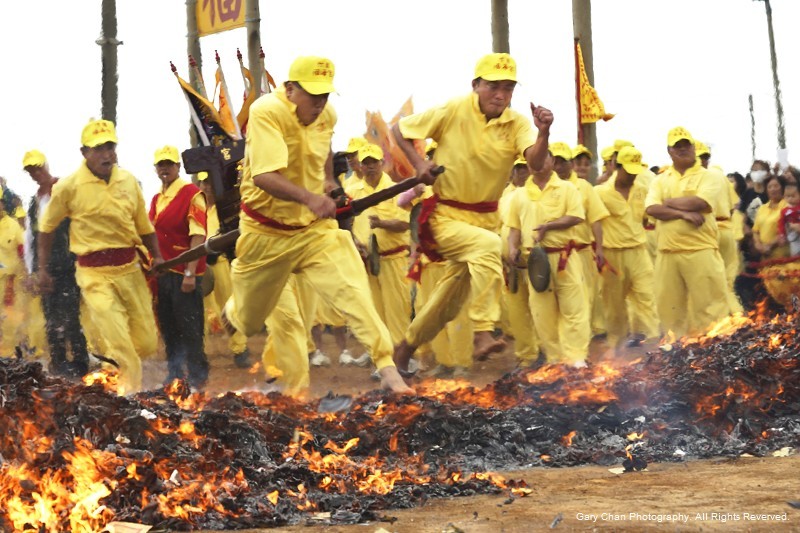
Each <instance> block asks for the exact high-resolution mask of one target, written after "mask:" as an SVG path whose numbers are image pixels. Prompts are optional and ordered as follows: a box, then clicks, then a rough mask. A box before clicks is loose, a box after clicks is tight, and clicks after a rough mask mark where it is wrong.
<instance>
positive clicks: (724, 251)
mask: <svg viewBox="0 0 800 533" xmlns="http://www.w3.org/2000/svg"><path fill="white" fill-rule="evenodd" d="M695 152H696V154H697V158H698V159H699V160H700V164H702V165H703V168H705V169H708V168H709V167H708V164H709V162H710V160H711V150H710V149H709V148H708V145H706V144H705V143H703V142H701V141H695ZM709 171H711V172H714V173H715V174H717V176H718V178H719V180H720V182H721V184H722V185H721V186H722V194H720V195H719V196H718V197H717V201H718V205H717V206H716V207H715V211H716V219H717V229H718V230H719V255H720V256H722V261H723V263H725V279H726V280H727V284H728V293H727V294H728V307H729V312H730V313H742V312H744V308H743V307H742V303H741V302H740V301H739V297H738V296H737V295H736V292H735V291H734V289H733V284H734V282H735V281H736V276H738V275H739V244H738V242H737V241H736V236H735V235H734V222H733V220H732V217H733V212H734V207H735V206H736V204H738V203H739V195H738V194H736V189H735V188H734V186H733V183H731V181H730V180H729V179H728V177H727V176H726V175H725V174H724V173H723V172H722V171H721V170H720V169H719V167H716V166H715V167H712V168H711V169H709Z"/></svg>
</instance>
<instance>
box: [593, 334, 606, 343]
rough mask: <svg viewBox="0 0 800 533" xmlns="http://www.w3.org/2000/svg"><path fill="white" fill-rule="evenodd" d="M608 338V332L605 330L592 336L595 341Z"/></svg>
mask: <svg viewBox="0 0 800 533" xmlns="http://www.w3.org/2000/svg"><path fill="white" fill-rule="evenodd" d="M607 339H608V333H605V332H603V333H598V334H597V335H595V336H594V337H592V340H593V341H604V340H607Z"/></svg>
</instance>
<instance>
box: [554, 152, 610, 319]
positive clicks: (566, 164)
mask: <svg viewBox="0 0 800 533" xmlns="http://www.w3.org/2000/svg"><path fill="white" fill-rule="evenodd" d="M550 153H551V154H553V170H555V172H556V174H558V177H559V178H561V179H562V180H568V181H569V182H570V183H572V184H573V185H574V186H575V188H576V189H578V192H580V193H581V202H582V203H583V212H584V214H585V215H586V217H585V219H584V220H583V221H582V222H581V223H580V224H578V225H577V226H576V227H575V228H574V231H575V245H576V246H575V250H576V251H577V252H578V256H579V257H580V258H581V261H582V262H583V279H584V280H585V281H586V295H587V298H588V300H587V304H588V306H589V312H590V313H591V326H592V334H593V335H601V334H604V333H605V323H604V322H605V320H604V317H603V312H602V306H600V305H595V302H596V301H598V300H599V292H600V272H599V270H598V268H597V266H598V265H601V266H602V265H603V264H604V257H603V224H602V220H603V219H604V218H606V217H607V216H608V210H607V209H606V208H605V206H604V205H603V202H601V201H600V198H598V196H597V192H595V190H594V187H592V185H591V184H590V183H589V182H588V181H586V180H583V179H580V178H579V177H578V175H577V174H576V173H575V171H574V170H573V168H572V148H570V147H569V145H568V144H567V143H561V142H559V143H552V144H551V145H550Z"/></svg>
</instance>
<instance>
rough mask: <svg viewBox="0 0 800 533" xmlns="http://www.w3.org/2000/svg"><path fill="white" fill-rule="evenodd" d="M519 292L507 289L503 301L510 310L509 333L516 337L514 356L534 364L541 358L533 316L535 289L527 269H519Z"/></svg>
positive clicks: (504, 291)
mask: <svg viewBox="0 0 800 533" xmlns="http://www.w3.org/2000/svg"><path fill="white" fill-rule="evenodd" d="M517 274H518V276H519V281H518V285H517V292H516V293H512V292H510V291H509V290H508V288H505V289H504V290H503V301H504V302H505V307H506V308H507V309H508V323H509V328H510V329H509V332H510V333H511V335H512V336H513V337H514V355H516V356H517V359H518V360H519V361H521V362H533V361H536V360H537V359H538V358H539V338H538V337H537V335H536V329H535V328H534V325H533V317H532V315H531V306H530V293H531V292H532V291H533V289H532V288H531V286H530V282H529V281H528V271H527V269H523V268H518V269H517Z"/></svg>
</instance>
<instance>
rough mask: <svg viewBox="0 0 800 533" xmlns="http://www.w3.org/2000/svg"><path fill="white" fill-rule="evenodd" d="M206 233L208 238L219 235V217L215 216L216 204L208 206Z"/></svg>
mask: <svg viewBox="0 0 800 533" xmlns="http://www.w3.org/2000/svg"><path fill="white" fill-rule="evenodd" d="M206 217H207V219H206V231H207V232H208V236H209V237H213V236H214V235H216V234H217V233H219V216H217V204H214V205H210V206H208V209H207V210H206Z"/></svg>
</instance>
